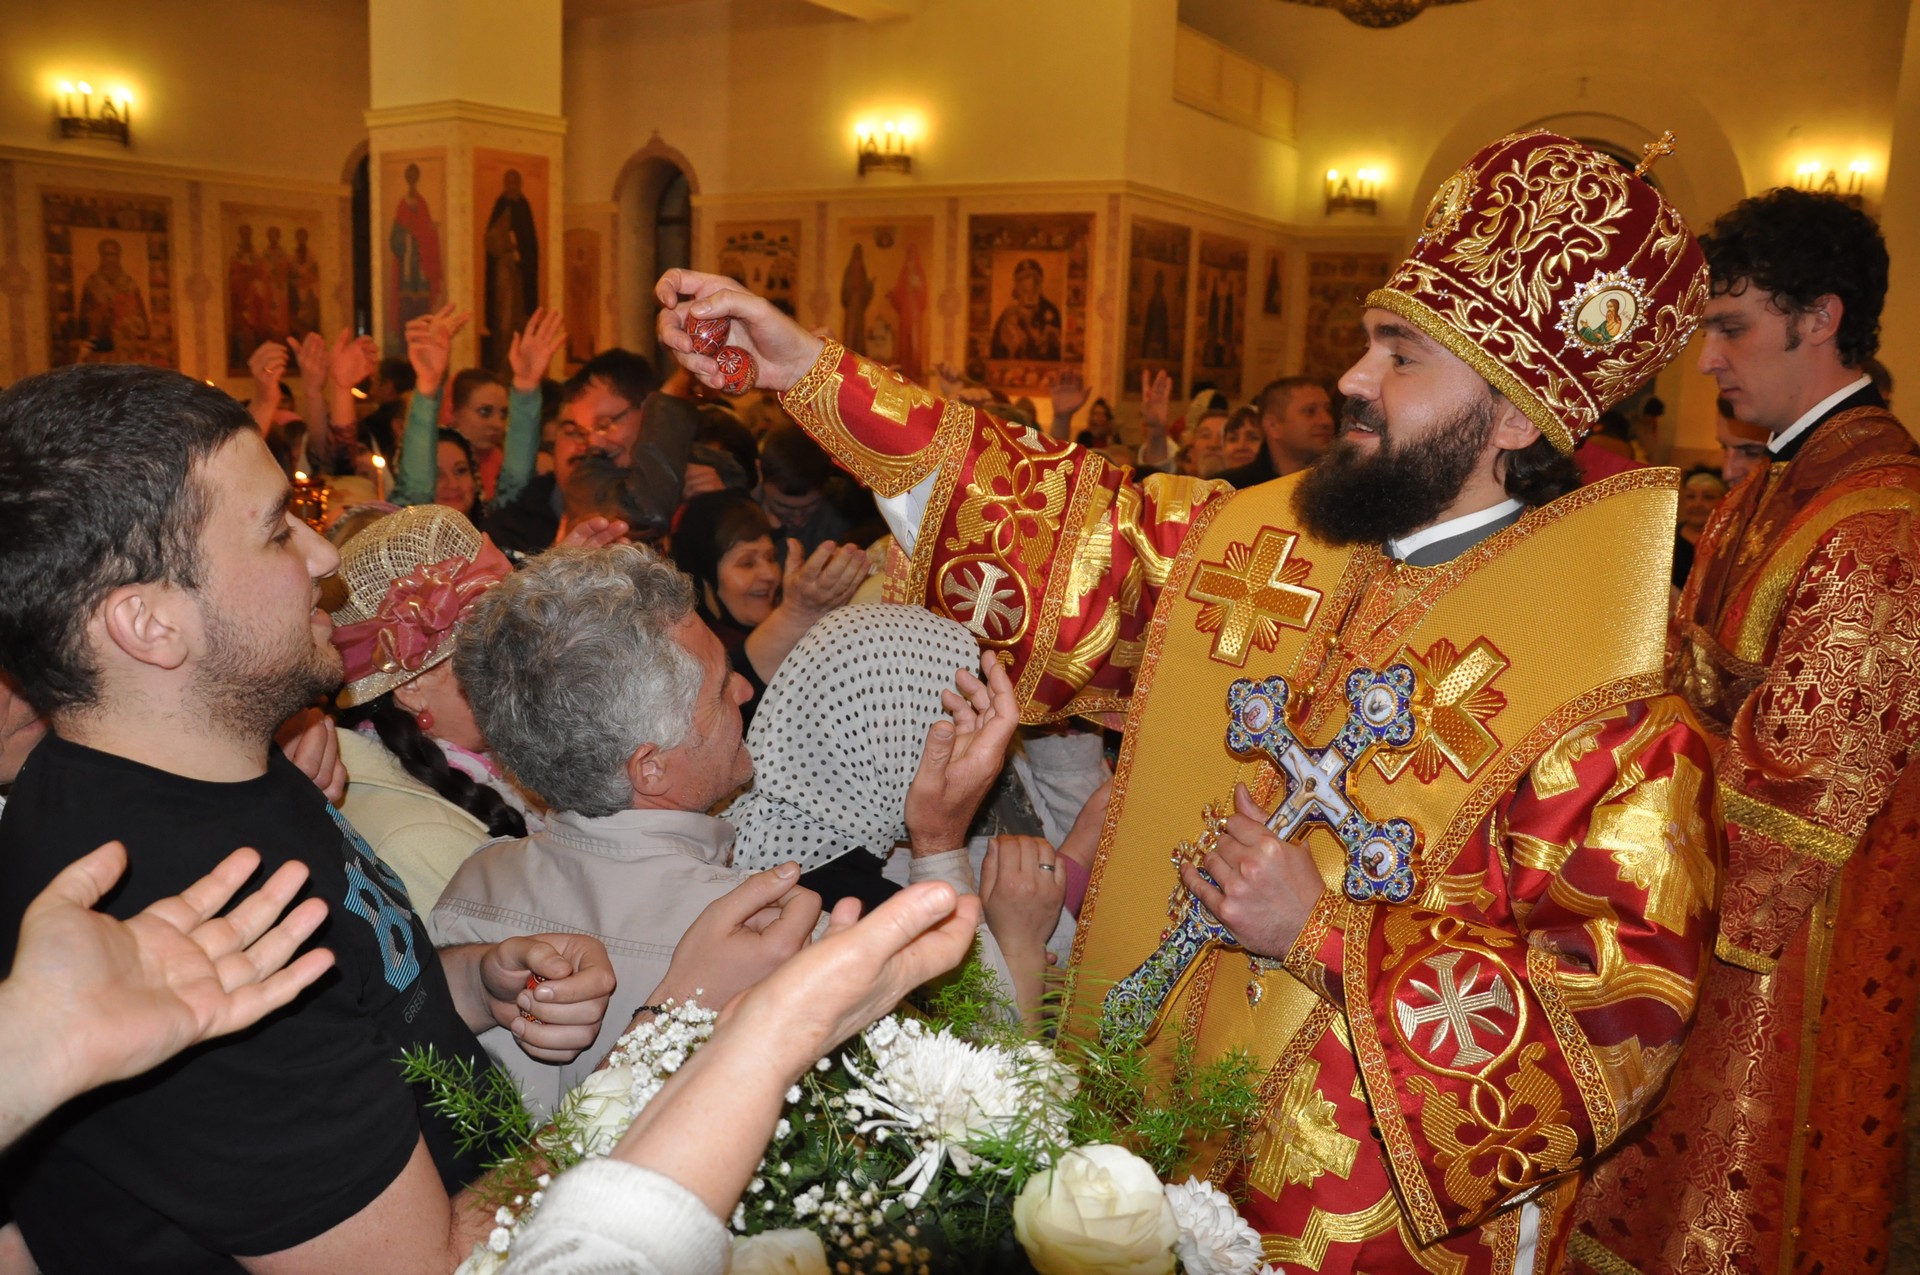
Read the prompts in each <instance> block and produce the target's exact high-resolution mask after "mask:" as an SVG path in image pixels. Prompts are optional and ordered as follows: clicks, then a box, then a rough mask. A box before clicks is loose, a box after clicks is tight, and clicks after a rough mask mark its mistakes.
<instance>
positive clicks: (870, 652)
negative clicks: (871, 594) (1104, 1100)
mask: <svg viewBox="0 0 1920 1275" xmlns="http://www.w3.org/2000/svg"><path fill="white" fill-rule="evenodd" d="M979 663H980V648H979V645H978V644H977V642H976V641H975V640H974V636H973V634H972V633H971V632H970V631H968V630H967V628H966V627H965V626H963V625H961V624H958V623H956V622H955V621H953V620H949V619H946V618H943V617H941V616H936V615H934V614H932V613H931V612H929V611H926V610H923V609H922V608H919V607H908V606H892V605H887V604H878V605H870V606H849V607H844V608H842V609H840V610H838V611H835V612H833V613H832V614H830V615H828V616H827V617H826V618H825V619H823V620H821V621H820V622H819V623H817V624H815V625H814V626H813V627H812V628H811V629H809V630H807V633H806V635H805V636H804V637H802V638H801V639H800V641H799V642H797V643H796V644H795V645H794V648H793V651H792V652H791V653H790V654H789V655H788V656H787V660H786V662H785V663H784V664H782V665H781V666H780V671H779V672H778V673H776V674H775V675H774V677H773V680H772V681H771V682H769V683H768V685H767V690H766V694H765V696H764V697H763V698H762V701H761V707H760V712H759V713H758V714H757V715H756V716H755V717H754V720H753V726H752V729H750V730H749V731H748V732H747V751H748V752H749V753H751V754H752V756H753V764H754V780H753V786H752V787H751V788H749V789H748V790H747V791H746V792H744V793H742V794H741V795H740V796H739V797H738V798H736V799H735V800H734V802H733V804H732V805H731V806H729V807H728V808H727V812H726V818H727V820H728V822H730V823H732V824H733V825H734V828H735V829H736V834H735V838H734V851H733V854H734V866H735V867H738V868H744V869H748V870H755V869H759V868H764V867H771V866H772V865H774V864H777V863H783V862H787V861H789V860H791V861H795V862H798V863H799V864H800V866H801V868H802V869H803V870H804V871H803V873H802V875H801V877H800V883H801V884H802V885H805V886H807V887H808V888H810V889H812V890H815V891H817V892H818V893H819V894H820V896H821V898H822V900H823V902H824V903H825V904H826V905H827V906H829V907H831V906H832V905H833V904H834V903H835V902H837V901H838V900H839V899H841V898H845V897H847V896H849V895H851V896H854V897H858V898H859V899H861V901H862V902H863V903H864V904H866V905H867V906H868V907H871V906H873V905H874V904H876V903H879V902H882V901H884V900H885V899H886V898H887V896H888V895H890V894H891V893H892V892H893V891H894V890H895V889H896V888H897V887H896V886H894V884H893V883H892V882H891V881H888V880H887V879H886V878H885V877H884V876H883V875H882V872H881V869H882V867H883V865H884V864H885V863H886V861H887V859H888V858H889V857H891V856H892V854H893V852H894V847H895V846H896V845H899V844H900V843H902V842H906V843H908V844H909V846H910V855H911V858H910V861H909V862H910V875H911V878H912V879H914V880H929V879H932V880H943V881H946V882H948V883H950V884H952V885H953V886H954V887H955V888H956V889H959V890H961V891H962V892H965V893H971V892H973V890H974V880H973V871H972V865H971V862H970V860H969V857H968V851H967V824H968V823H969V822H970V821H971V818H972V815H973V812H974V809H975V807H976V806H977V805H978V802H977V800H976V801H975V802H973V803H971V804H969V805H968V806H967V808H966V809H965V810H964V811H963V812H960V813H961V816H962V817H961V818H960V820H959V821H958V822H956V821H955V819H954V818H953V817H952V812H953V810H954V807H953V805H952V803H942V802H940V801H938V800H937V797H936V793H935V791H934V790H933V786H932V784H930V782H929V778H930V777H931V776H937V775H938V774H940V773H941V772H942V771H944V770H945V768H946V758H945V756H944V754H945V753H946V751H947V750H950V749H952V748H953V747H954V744H953V738H954V736H953V731H952V727H951V725H950V724H948V723H946V722H945V721H944V718H945V717H946V716H947V715H949V714H955V713H959V712H962V711H964V710H965V709H967V708H968V707H973V708H975V709H976V710H981V709H985V708H986V707H987V704H986V698H985V688H984V687H980V686H979V683H978V682H977V681H975V680H974V679H972V678H970V677H967V676H966V672H967V670H969V669H970V668H972V667H975V666H977V665H978V664H979ZM956 674H958V675H959V677H958V681H959V685H960V689H961V690H964V691H969V692H970V695H969V696H968V697H967V698H971V699H974V700H975V701H976V702H975V703H974V704H972V705H969V704H968V703H967V699H966V698H963V697H962V695H961V694H959V693H958V692H956V690H955V689H954V686H955V683H956ZM970 684H971V685H970ZM974 687H979V689H978V690H974V689H973V688H974ZM1002 747H1004V744H1002ZM923 749H924V752H923ZM1065 866H1066V865H1063V864H1060V863H1059V861H1058V856H1057V855H1056V854H1055V853H1054V849H1053V847H1052V846H1051V845H1049V844H1048V843H1047V842H1046V841H1045V840H1043V839H1041V838H1039V837H996V838H994V840H993V844H992V846H991V848H990V849H989V851H988V854H987V859H986V861H985V862H984V863H983V865H982V868H981V880H982V886H981V889H980V893H981V894H982V896H983V901H984V903H985V905H986V916H987V926H988V931H989V934H990V935H991V937H992V939H993V940H994V942H993V943H990V944H987V945H986V946H985V948H984V951H985V954H986V956H987V959H988V962H989V964H992V965H995V966H997V967H998V969H999V972H1000V973H1001V975H1002V976H1003V977H1004V978H1005V979H1006V980H1007V981H1008V983H1009V985H1010V987H1011V989H1012V991H1013V992H1014V996H1015V1000H1016V1001H1017V1002H1018V1004H1019V1006H1020V1009H1021V1011H1022V1013H1023V1014H1027V1015H1032V1014H1034V1013H1037V1011H1038V1008H1039V1002H1040V993H1041V987H1040V977H1041V974H1042V972H1043V971H1044V969H1045V967H1046V943H1047V939H1048V938H1049V936H1051V935H1052V934H1053V932H1054V929H1055V927H1056V926H1057V925H1058V924H1059V921H1060V909H1061V900H1062V896H1063V893H1064V884H1065V877H1064V875H1063V869H1064V867H1065Z"/></svg>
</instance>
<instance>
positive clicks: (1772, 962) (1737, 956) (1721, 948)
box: [1713, 935, 1780, 974]
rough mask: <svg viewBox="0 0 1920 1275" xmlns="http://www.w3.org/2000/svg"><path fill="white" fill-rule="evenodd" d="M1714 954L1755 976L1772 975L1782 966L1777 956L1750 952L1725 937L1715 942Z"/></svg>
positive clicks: (1716, 939)
mask: <svg viewBox="0 0 1920 1275" xmlns="http://www.w3.org/2000/svg"><path fill="white" fill-rule="evenodd" d="M1713 954H1714V955H1715V956H1717V957H1719V958H1720V959H1721V960H1723V961H1725V962H1726V963H1727V964H1729V965H1737V966H1739V967H1740V968H1741V969H1743V970H1747V971H1749V972H1751V973H1754V974H1771V973H1773V971H1774V969H1775V968H1776V967H1777V966H1778V965H1779V964H1780V959H1779V958H1778V957H1775V956H1762V955H1760V953H1758V952H1751V951H1748V950H1747V949H1746V948H1744V947H1737V946H1735V945H1734V944H1732V943H1729V942H1727V940H1726V937H1725V936H1724V935H1722V936H1720V937H1718V938H1715V939H1714V941H1713Z"/></svg>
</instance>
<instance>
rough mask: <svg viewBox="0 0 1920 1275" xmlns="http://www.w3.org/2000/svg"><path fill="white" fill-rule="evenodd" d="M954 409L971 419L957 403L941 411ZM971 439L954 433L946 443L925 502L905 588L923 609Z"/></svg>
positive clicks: (943, 426) (942, 431)
mask: <svg viewBox="0 0 1920 1275" xmlns="http://www.w3.org/2000/svg"><path fill="white" fill-rule="evenodd" d="M956 407H957V408H959V409H960V410H961V411H962V412H965V413H966V414H967V415H969V416H971V415H972V409H970V408H967V407H965V406H964V405H963V404H959V403H949V404H947V406H946V408H945V409H944V411H946V412H951V411H953V410H954V409H955V408H956ZM946 433H947V425H946V421H945V419H944V418H943V419H942V421H941V423H940V434H941V435H945V434H946ZM971 437H972V434H971V433H968V432H964V431H961V430H955V431H954V432H953V434H952V436H951V437H950V438H948V439H947V450H946V453H945V454H943V455H941V456H940V459H939V461H938V462H937V463H938V465H939V468H938V469H937V470H935V472H936V473H937V474H939V477H938V478H937V479H935V480H934V484H933V493H932V496H931V497H930V498H929V499H928V501H927V509H926V512H925V513H924V514H922V515H921V516H920V535H919V537H918V538H917V539H916V540H915V541H914V542H913V558H912V559H911V563H912V565H911V567H910V568H909V570H908V575H907V584H908V587H909V588H910V589H911V590H912V596H913V598H914V600H915V602H916V603H918V604H919V605H922V606H924V605H926V602H927V580H928V578H929V577H930V576H931V575H932V574H933V554H934V550H935V549H936V548H937V547H938V546H939V543H940V528H941V526H942V525H943V524H944V523H945V522H946V520H947V508H948V506H950V505H952V504H953V491H954V488H956V487H958V486H959V485H960V470H961V469H962V468H963V465H962V461H963V460H964V459H965V455H966V446H967V441H968V439H970V438H971ZM934 444H935V446H936V447H938V446H939V444H940V438H939V437H938V436H936V437H935V439H934Z"/></svg>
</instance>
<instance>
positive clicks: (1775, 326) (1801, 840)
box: [1573, 189, 1920, 1275]
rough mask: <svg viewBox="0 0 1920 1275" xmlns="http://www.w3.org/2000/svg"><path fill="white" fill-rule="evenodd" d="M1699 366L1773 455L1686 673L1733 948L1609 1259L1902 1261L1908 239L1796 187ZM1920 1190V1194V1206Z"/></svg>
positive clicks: (1605, 1211)
mask: <svg viewBox="0 0 1920 1275" xmlns="http://www.w3.org/2000/svg"><path fill="white" fill-rule="evenodd" d="M1701 244H1702V246H1703V247H1704V248H1705V250H1706V257H1707V263H1708V266H1709V267H1710V268H1711V270H1712V273H1713V294H1714V295H1713V299H1712V300H1711V301H1710V302H1708V304H1707V310H1706V319H1705V322H1704V324H1703V327H1702V331H1703V335H1704V342H1703V348H1702V352H1701V356H1700V370H1701V371H1702V372H1705V373H1708V374H1709V375H1711V376H1712V377H1713V378H1714V379H1715V380H1716V381H1717V382H1718V383H1719V389H1720V393H1721V395H1722V396H1723V398H1724V399H1725V400H1726V401H1727V402H1729V403H1731V404H1732V406H1733V411H1734V415H1735V417H1736V418H1737V419H1739V420H1741V421H1745V422H1747V423H1749V424H1753V425H1758V426H1761V427H1763V428H1765V429H1766V430H1767V431H1768V432H1769V434H1770V435H1771V437H1770V440H1769V442H1768V443H1767V449H1768V451H1769V452H1770V453H1771V460H1772V463H1771V464H1769V465H1767V466H1766V467H1765V468H1763V469H1760V470H1757V471H1755V472H1754V473H1752V474H1750V475H1748V476H1747V477H1746V478H1745V479H1744V480H1743V481H1742V482H1741V483H1740V484H1739V485H1738V486H1736V487H1735V488H1734V489H1733V491H1732V492H1731V493H1730V494H1729V495H1728V496H1727V498H1726V499H1725V500H1723V501H1722V502H1721V504H1720V507H1719V509H1718V510H1716V511H1715V513H1714V516H1713V519H1712V521H1710V522H1709V523H1708V524H1707V528H1706V530H1705V532H1704V533H1702V535H1701V538H1700V544H1699V547H1698V550H1697V552H1696V556H1695V558H1694V564H1693V574H1692V575H1691V576H1690V577H1689V579H1688V581H1687V587H1686V590H1685V592H1684V593H1683V594H1682V597H1681V602H1680V610H1679V628H1680V633H1679V644H1678V663H1677V668H1676V670H1675V677H1674V683H1673V684H1674V689H1675V690H1677V691H1678V692H1680V693H1681V694H1683V695H1685V696H1686V698H1687V700H1688V702H1689V703H1690V704H1691V705H1692V706H1693V708H1694V710H1695V711H1696V712H1697V713H1698V714H1699V716H1700V718H1701V720H1702V722H1703V723H1704V724H1705V725H1706V727H1707V729H1708V731H1709V732H1710V734H1711V737H1712V740H1713V746H1714V750H1715V753H1716V755H1717V767H1718V771H1719V780H1718V784H1719V789H1720V804H1721V807H1722V809H1723V811H1724V812H1725V816H1726V825H1727V855H1728V859H1727V881H1726V890H1725V895H1724V899H1723V903H1722V912H1721V921H1720V938H1719V944H1718V949H1717V959H1716V960H1715V961H1714V962H1713V963H1712V966H1711V967H1710V969H1709V971H1708V973H1707V984H1706V988H1705V991H1704V992H1703V993H1702V999H1701V1004H1700V1021H1699V1022H1698V1024H1697V1025H1696V1026H1695V1029H1694V1039H1693V1042H1692V1043H1691V1044H1690V1045H1689V1046H1688V1047H1687V1054H1686V1056H1685V1057H1684V1058H1682V1059H1681V1062H1680V1067H1679V1069H1678V1070H1677V1072H1676V1073H1675V1078H1674V1081H1673V1086H1672V1090H1671V1092H1670V1093H1669V1095H1668V1098H1667V1102H1666V1105H1665V1107H1664V1108H1663V1109H1662V1111H1661V1113H1660V1115H1659V1116H1658V1117H1657V1118H1656V1119H1655V1120H1654V1122H1653V1126H1652V1128H1651V1129H1650V1130H1648V1131H1647V1132H1646V1133H1645V1135H1644V1136H1642V1137H1640V1138H1639V1139H1638V1140H1636V1141H1634V1142H1633V1143H1632V1144H1631V1145H1629V1146H1628V1147H1626V1148H1624V1149H1623V1150H1622V1152H1621V1153H1620V1154H1619V1155H1617V1156H1615V1157H1614V1158H1613V1159H1611V1160H1610V1161H1608V1162H1606V1163H1605V1164H1603V1165H1601V1166H1600V1169H1599V1172H1598V1174H1597V1176H1596V1179H1595V1181H1594V1182H1593V1184H1592V1186H1591V1187H1590V1189H1589V1192H1588V1195H1587V1196H1586V1197H1585V1198H1584V1199H1583V1201H1582V1206H1581V1207H1582V1215H1581V1216H1582V1220H1581V1224H1580V1233H1579V1234H1578V1235H1577V1236H1576V1237H1575V1241H1574V1246H1573V1251H1574V1254H1575V1255H1576V1256H1577V1257H1579V1258H1581V1259H1582V1260H1583V1261H1584V1263H1585V1266H1586V1269H1589V1270H1592V1271H1597V1272H1600V1275H1615V1273H1616V1272H1623V1271H1628V1270H1640V1271H1647V1272H1652V1271H1663V1272H1665V1271H1687V1272H1691V1271H1700V1272H1707V1271H1713V1272H1719V1271H1765V1272H1769V1273H1771V1272H1774V1271H1782V1272H1787V1271H1828V1272H1833V1273H1834V1275H1838V1272H1841V1271H1846V1272H1849V1273H1850V1275H1851V1273H1853V1272H1872V1271H1879V1270H1884V1269H1885V1268H1886V1264H1887V1239H1888V1223H1889V1221H1890V1219H1891V1217H1892V1215H1893V1214H1894V1212H1895V1210H1896V1209H1897V1208H1898V1207H1899V1206H1900V1203H1901V1200H1902V1197H1903V1195H1904V1193H1905V1192H1904V1185H1905V1182H1906V1165H1905V1153H1904V1144H1903V1140H1902V1137H1901V1133H1902V1118H1903V1113H1904V1109H1905V1103H1906V1099H1907V1082H1908V1075H1909V1071H1908V1069H1909V1066H1910V1060H1911V1057H1912V1049H1913V1037H1914V995H1915V992H1916V990H1917V989H1916V978H1915V973H1916V967H1917V965H1920V908H1916V906H1915V904H1914V902H1913V882H1914V880H1915V878H1916V876H1920V753H1917V752H1916V750H1917V749H1920V448H1916V447H1915V445H1914V441H1913V439H1912V438H1911V437H1910V436H1909V435H1908V433H1907V431H1906V430H1905V429H1904V428H1902V427H1901V424H1900V422H1899V421H1897V420H1895V419H1894V417H1893V414H1892V413H1891V412H1889V411H1888V410H1887V407H1886V404H1885V402H1884V401H1882V399H1881V397H1880V395H1879V393H1878V392H1877V391H1876V390H1875V389H1874V388H1873V384H1872V382H1871V381H1870V380H1869V379H1868V378H1867V376H1866V374H1865V373H1864V372H1863V371H1862V368H1861V365H1862V364H1863V363H1864V362H1865V361H1866V360H1867V359H1868V358H1870V357H1871V356H1872V354H1873V352H1874V350H1875V349H1876V348H1877V346H1878V344H1879V322H1880V305H1881V300H1882V298H1883V296H1884V295H1885V293H1886V287H1887V250H1886V245H1885V243H1884V242H1883V241H1882V240H1881V237H1880V232H1879V229H1878V228H1877V227H1876V226H1875V225H1874V223H1873V221H1872V220H1871V219H1870V218H1868V217H1867V216H1866V214H1864V213H1862V212H1860V211H1859V210H1858V209H1856V208H1853V207H1851V206H1850V205H1848V204H1847V203H1846V202H1845V201H1843V200H1841V199H1839V198H1837V197H1833V196H1828V195H1819V194H1810V193H1807V192H1803V191H1795V190H1784V189H1783V190H1775V191H1770V192H1768V193H1767V194H1765V195H1762V196H1759V197H1757V198H1754V199H1749V200H1746V201H1745V202H1743V203H1741V204H1739V205H1737V206H1736V207H1735V208H1734V209H1733V210H1732V211H1731V212H1729V213H1727V214H1726V215H1725V216H1723V217H1722V218H1721V219H1720V220H1719V221H1718V222H1716V223H1715V224H1714V227H1713V229H1712V231H1711V232H1709V233H1708V234H1707V235H1705V236H1703V238H1702V240H1701ZM1909 1207H1911V1205H1909Z"/></svg>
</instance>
